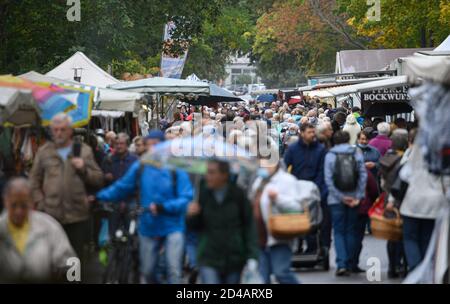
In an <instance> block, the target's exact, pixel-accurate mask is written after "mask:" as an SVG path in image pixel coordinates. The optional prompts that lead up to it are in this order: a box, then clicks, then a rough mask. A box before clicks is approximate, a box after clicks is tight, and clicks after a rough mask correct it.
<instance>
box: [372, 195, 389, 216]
mask: <svg viewBox="0 0 450 304" xmlns="http://www.w3.org/2000/svg"><path fill="white" fill-rule="evenodd" d="M385 199H386V192H382V193H381V194H380V196H379V197H378V198H377V199H376V201H375V203H373V205H372V207H370V209H369V212H368V214H369V217H373V216H381V217H382V216H383V214H384V202H385Z"/></svg>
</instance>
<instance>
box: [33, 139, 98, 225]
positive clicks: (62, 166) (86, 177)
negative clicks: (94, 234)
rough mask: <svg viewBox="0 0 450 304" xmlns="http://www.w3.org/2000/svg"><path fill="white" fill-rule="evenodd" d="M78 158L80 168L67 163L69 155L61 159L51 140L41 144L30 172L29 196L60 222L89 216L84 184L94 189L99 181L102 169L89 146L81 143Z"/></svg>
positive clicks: (39, 208) (69, 221)
mask: <svg viewBox="0 0 450 304" xmlns="http://www.w3.org/2000/svg"><path fill="white" fill-rule="evenodd" d="M81 158H82V159H83V160H84V162H85V169H84V170H83V172H79V171H77V170H76V169H75V168H74V167H73V166H72V164H71V162H70V159H71V156H70V155H69V157H68V158H67V160H66V161H65V162H64V161H63V160H62V159H61V157H60V156H59V155H58V152H57V150H56V147H55V145H54V143H52V142H48V143H46V144H45V145H44V146H42V147H41V148H40V149H39V150H38V152H37V154H36V158H35V159H34V163H33V168H32V169H31V172H30V180H31V185H32V190H33V200H34V202H37V209H38V210H39V211H43V212H45V213H47V214H50V215H51V216H53V217H54V218H55V219H56V220H58V221H59V222H60V223H61V224H72V223H77V222H81V221H83V220H87V219H88V218H89V203H88V200H87V187H91V189H92V190H97V189H98V188H100V187H101V186H102V185H103V173H102V171H101V169H100V168H99V166H98V165H97V163H96V162H95V159H94V155H93V153H92V150H91V148H90V147H89V146H87V145H85V144H83V145H82V148H81Z"/></svg>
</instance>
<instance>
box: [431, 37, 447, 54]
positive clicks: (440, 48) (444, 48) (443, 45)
mask: <svg viewBox="0 0 450 304" xmlns="http://www.w3.org/2000/svg"><path fill="white" fill-rule="evenodd" d="M434 50H435V51H436V52H443V51H450V35H448V37H447V38H446V39H445V40H444V41H443V42H442V43H441V44H440V45H439V46H438V47H437V48H435V49H434Z"/></svg>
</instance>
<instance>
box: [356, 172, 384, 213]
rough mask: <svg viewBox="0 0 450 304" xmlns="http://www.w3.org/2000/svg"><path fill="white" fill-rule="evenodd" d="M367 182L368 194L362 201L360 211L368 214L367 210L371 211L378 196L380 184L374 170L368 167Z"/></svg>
mask: <svg viewBox="0 0 450 304" xmlns="http://www.w3.org/2000/svg"><path fill="white" fill-rule="evenodd" d="M366 170H367V184H366V195H365V197H364V199H363V200H362V201H361V203H360V205H359V208H358V213H359V214H364V215H367V212H368V211H369V209H370V207H372V205H373V203H374V202H375V200H376V199H377V198H378V194H379V192H378V185H377V181H376V179H375V177H374V176H373V174H372V172H370V170H369V169H367V168H366Z"/></svg>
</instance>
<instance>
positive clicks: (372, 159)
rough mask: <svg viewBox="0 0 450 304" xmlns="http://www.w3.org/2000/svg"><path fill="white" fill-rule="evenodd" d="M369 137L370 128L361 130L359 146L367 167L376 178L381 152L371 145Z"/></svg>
mask: <svg viewBox="0 0 450 304" xmlns="http://www.w3.org/2000/svg"><path fill="white" fill-rule="evenodd" d="M369 137H370V133H369V130H367V129H364V130H362V131H361V132H359V134H358V144H357V146H358V148H359V149H361V151H362V153H363V157H364V163H365V165H366V168H367V169H369V170H370V172H371V173H372V175H373V176H374V177H375V178H376V177H377V176H378V166H379V161H380V157H381V154H380V152H379V151H378V150H377V149H376V148H374V147H372V146H371V145H369Z"/></svg>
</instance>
